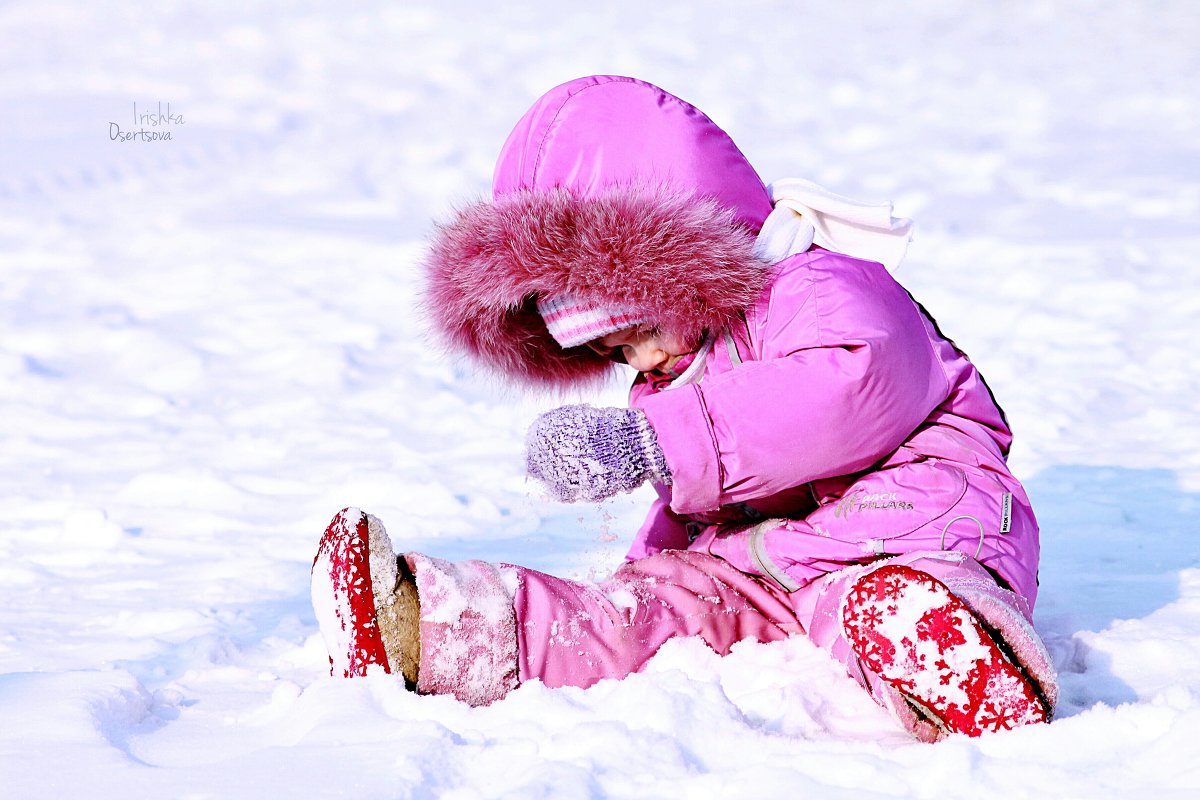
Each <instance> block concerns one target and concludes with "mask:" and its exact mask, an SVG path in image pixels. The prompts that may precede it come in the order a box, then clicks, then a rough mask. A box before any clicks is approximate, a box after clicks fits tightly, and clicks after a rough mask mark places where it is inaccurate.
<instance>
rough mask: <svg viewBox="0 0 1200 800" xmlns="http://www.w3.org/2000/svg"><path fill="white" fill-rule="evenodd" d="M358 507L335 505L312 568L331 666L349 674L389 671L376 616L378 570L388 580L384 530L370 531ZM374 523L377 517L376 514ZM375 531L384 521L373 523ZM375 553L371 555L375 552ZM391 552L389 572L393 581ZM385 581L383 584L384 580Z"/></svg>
mask: <svg viewBox="0 0 1200 800" xmlns="http://www.w3.org/2000/svg"><path fill="white" fill-rule="evenodd" d="M373 519H374V518H373V517H368V516H367V515H366V514H364V513H363V512H361V511H359V510H358V509H357V508H344V509H342V510H341V511H339V512H338V513H337V514H336V515H335V516H334V518H333V520H332V521H331V522H330V523H329V527H327V528H326V529H325V534H324V536H322V537H321V543H320V545H318V547H317V555H316V558H314V559H313V568H312V602H313V609H314V610H315V611H316V614H317V622H318V624H319V625H320V628H321V635H322V637H323V638H324V639H325V647H326V649H327V650H328V652H329V671H330V674H331V675H337V674H338V672H339V671H340V672H341V674H342V676H343V677H346V678H351V677H356V676H361V675H366V674H367V671H368V670H369V669H370V668H371V667H376V666H378V667H382V668H383V671H384V672H391V668H390V667H389V666H388V659H387V652H386V651H385V649H384V646H383V638H382V635H381V634H380V631H379V624H378V622H377V618H376V597H375V591H374V588H373V587H374V586H375V585H376V579H375V576H376V574H378V575H379V578H380V580H382V581H386V580H387V577H386V576H387V567H386V564H387V562H388V560H389V559H387V558H381V557H379V556H377V555H376V553H381V552H382V547H383V544H382V543H383V542H386V546H387V548H388V550H390V548H391V542H388V541H387V534H386V533H383V534H382V538H380V534H379V533H378V532H377V533H376V534H375V536H372V533H371V527H372V525H371V522H370V521H371V520H373ZM375 522H376V523H378V520H375ZM377 527H378V529H379V531H382V528H383V526H382V525H377ZM373 556H374V557H373ZM395 560H396V559H395V554H394V553H393V554H392V557H391V559H390V561H391V574H392V581H393V583H394V582H395V572H396V563H395ZM384 585H386V584H384Z"/></svg>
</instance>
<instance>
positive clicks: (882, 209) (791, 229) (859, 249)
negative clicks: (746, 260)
mask: <svg viewBox="0 0 1200 800" xmlns="http://www.w3.org/2000/svg"><path fill="white" fill-rule="evenodd" d="M767 189H768V190H769V191H770V192H771V202H772V203H773V204H774V206H775V209H774V210H773V211H772V212H771V213H770V215H769V216H768V217H767V219H766V222H764V223H763V226H762V230H761V231H760V232H759V234H758V240H757V241H756V242H755V244H754V252H755V255H757V256H758V257H759V258H761V259H763V260H764V261H767V262H769V263H771V264H774V263H775V262H777V261H782V260H783V259H785V258H787V257H788V256H791V255H795V254H796V253H803V252H804V251H805V250H807V249H808V248H809V247H810V246H811V245H813V244H816V245H818V246H820V247H824V248H826V249H828V250H833V251H835V252H838V253H844V254H845V255H848V256H853V257H854V258H862V259H866V260H868V261H878V262H879V263H881V264H883V265H884V266H885V267H887V269H888V270H889V271H892V270H895V268H896V267H897V266H898V265H899V264H900V261H901V259H903V258H904V252H905V251H906V250H907V249H908V240H909V239H911V238H912V226H913V224H912V220H908V219H898V218H896V217H893V216H892V204H891V203H879V204H872V203H863V202H860V201H858V200H851V199H850V198H848V197H842V196H841V195H837V194H834V193H833V192H831V191H829V190H828V189H825V188H824V187H821V186H818V185H817V184H815V183H813V182H812V181H806V180H803V179H801V178H785V179H783V180H780V181H775V182H774V183H772V184H771V185H770V186H768V187H767Z"/></svg>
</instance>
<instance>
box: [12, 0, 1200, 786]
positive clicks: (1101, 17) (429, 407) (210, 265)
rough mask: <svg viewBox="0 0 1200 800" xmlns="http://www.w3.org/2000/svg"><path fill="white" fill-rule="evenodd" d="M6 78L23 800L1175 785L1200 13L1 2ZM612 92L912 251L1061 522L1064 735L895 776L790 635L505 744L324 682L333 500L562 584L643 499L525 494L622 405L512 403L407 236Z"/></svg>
mask: <svg viewBox="0 0 1200 800" xmlns="http://www.w3.org/2000/svg"><path fill="white" fill-rule="evenodd" d="M0 42H3V46H2V47H0V441H2V442H3V447H2V448H0V481H2V482H3V486H4V491H3V493H2V494H0V510H2V513H0V531H2V533H0V795H2V796H4V797H12V798H43V797H45V798H62V797H68V798H70V797H88V798H100V799H103V798H128V797H181V798H182V797H186V798H207V797H211V798H259V797H292V798H299V797H338V796H348V797H356V798H369V797H380V798H383V797H387V798H396V797H458V798H473V797H522V798H524V797H555V798H559V797H565V798H571V797H588V798H591V797H611V798H623V797H627V798H642V797H671V798H677V797H697V798H699V797H723V796H733V795H737V796H741V795H743V794H745V795H750V796H755V797H776V796H795V797H809V796H812V797H848V798H850V797H852V798H866V797H938V798H956V797H972V798H991V797H995V798H1006V800H1011V798H1020V797H1034V796H1039V797H1040V796H1054V797H1080V798H1082V797H1087V798H1093V797H1105V798H1111V797H1117V798H1124V797H1130V798H1132V797H1137V798H1142V797H1155V798H1169V797H1195V796H1198V795H1197V793H1200V764H1198V762H1197V758H1196V755H1197V742H1200V538H1198V535H1200V531H1198V530H1197V524H1196V522H1195V519H1196V515H1197V513H1198V511H1200V414H1198V413H1197V399H1196V398H1197V397H1200V359H1198V357H1197V355H1196V353H1197V345H1196V342H1197V340H1200V266H1197V258H1198V257H1197V255H1196V254H1197V253H1198V252H1200V223H1198V222H1197V220H1200V80H1197V76H1198V75H1200V48H1197V46H1196V44H1197V42H1200V8H1198V7H1197V6H1196V4H1195V3H1194V2H1192V1H1191V0H1161V1H1160V2H1156V1H1154V0H1146V1H1145V2H1137V3H1123V4H1093V3H1085V2H1064V1H1062V0H1059V1H1057V2H1049V1H1048V2H1040V3H1036V4H1014V3H998V2H997V3H990V2H982V0H975V1H973V2H968V1H967V0H962V2H951V1H949V0H947V1H945V2H930V3H921V4H895V3H883V2H863V1H862V0H854V1H852V2H839V3H816V2H792V3H785V2H777V3H766V2H745V3H736V4H734V3H719V2H715V0H692V1H691V2H662V3H646V2H625V1H621V2H611V3H592V4H586V5H585V4H579V5H578V6H577V7H574V8H572V7H569V4H563V3H555V2H549V0H536V1H535V2H524V3H523V2H518V1H516V0H514V2H510V3H503V4H484V3H481V2H478V0H469V1H468V2H463V3H456V2H442V3H433V2H406V3H403V4H401V3H386V2H375V3H343V4H316V3H312V4H310V3H276V2H262V3H253V2H246V0H239V2H232V0H227V1H224V2H210V3H204V4H197V5H196V6H195V7H189V6H188V5H186V4H179V3H170V2H161V3H151V4H108V3H85V2H82V0H73V1H71V2H61V3H45V2H37V1H35V0H16V1H15V2H7V3H4V4H3V6H2V7H0ZM597 72H605V73H617V74H628V75H634V76H637V77H640V78H643V79H646V80H649V81H652V82H654V83H657V84H659V85H661V86H663V87H664V88H666V89H667V90H668V91H671V92H674V93H675V94H678V95H680V96H681V97H683V98H685V99H688V100H690V101H692V102H694V103H695V104H697V105H698V106H700V107H701V108H702V109H704V110H705V111H706V112H708V113H709V115H710V116H712V117H713V118H714V119H715V120H716V121H717V122H718V123H719V124H721V125H722V126H723V127H725V128H726V129H727V130H728V131H730V133H731V134H732V135H733V137H734V138H735V140H736V141H737V142H738V143H739V144H740V145H741V147H742V149H743V150H744V151H745V152H746V153H747V155H748V156H749V157H750V159H751V161H752V162H753V163H754V164H755V165H756V166H757V167H758V168H759V170H760V172H761V173H762V174H763V176H764V177H765V178H766V179H768V180H771V179H775V178H781V177H789V176H797V177H804V178H808V179H811V180H814V181H817V182H818V183H821V184H822V185H825V186H827V187H829V188H830V189H832V190H834V191H837V192H839V193H841V194H845V195H848V196H851V197H856V198H861V199H864V200H872V201H881V200H892V201H894V202H895V203H896V211H897V213H898V214H900V215H903V216H908V217H912V218H914V219H915V220H916V221H917V223H918V228H917V237H916V239H915V241H914V242H913V245H912V247H911V248H910V250H909V256H908V259H907V260H906V262H905V263H904V265H902V267H901V268H900V270H899V272H898V277H899V278H900V279H901V280H902V281H903V282H904V283H905V284H906V286H907V287H908V288H909V289H911V290H912V291H913V292H914V294H915V295H916V296H917V297H918V299H920V300H921V301H922V302H923V303H924V304H925V305H926V306H927V307H928V308H929V310H930V311H931V312H932V313H933V315H934V316H935V317H936V318H937V319H938V321H939V323H940V324H941V326H942V328H943V329H944V330H945V331H946V332H947V333H948V334H949V335H950V336H952V337H953V338H954V339H955V340H956V341H957V343H958V344H959V345H960V346H961V347H962V348H963V349H964V350H966V351H967V352H968V353H970V354H971V356H972V358H973V359H974V360H975V362H976V363H977V364H978V365H979V366H980V367H981V369H982V370H983V372H984V374H985V375H987V377H988V379H989V382H990V383H991V385H992V388H993V389H994V390H995V393H996V395H997V396H998V398H999V399H1000V401H1001V403H1002V405H1004V407H1005V408H1006V410H1007V411H1008V414H1009V416H1010V418H1011V421H1012V423H1013V426H1014V428H1015V429H1016V432H1017V437H1018V438H1017V442H1016V446H1015V449H1014V452H1013V457H1012V464H1013V468H1014V470H1015V471H1016V473H1017V474H1018V475H1019V476H1020V477H1021V478H1022V479H1023V480H1024V481H1025V482H1026V484H1027V486H1028V488H1029V491H1030V494H1031V496H1032V498H1033V500H1034V504H1035V508H1036V510H1037V511H1038V513H1039V517H1040V521H1041V524H1042V531H1043V562H1042V570H1041V595H1040V598H1039V601H1038V607H1037V611H1036V625H1037V627H1038V629H1039V630H1040V632H1041V633H1042V634H1043V636H1044V637H1045V639H1046V642H1047V645H1048V647H1049V649H1050V651H1051V653H1052V654H1053V657H1054V660H1055V663H1056V665H1057V667H1058V669H1059V670H1060V672H1061V681H1062V702H1061V704H1060V707H1059V709H1058V713H1057V715H1056V717H1055V719H1054V721H1053V722H1052V723H1051V724H1050V725H1048V726H1034V727H1030V728H1025V729H1021V730H1017V731H1014V732H1005V733H998V734H988V735H985V736H983V737H980V738H978V739H966V738H963V737H953V738H950V739H948V740H946V741H943V742H941V743H938V744H935V745H925V744H917V743H914V742H912V741H911V740H909V739H908V738H907V737H906V735H905V734H904V733H903V732H902V731H901V729H900V728H899V727H898V725H897V724H895V723H894V722H892V721H891V720H890V719H889V718H888V716H887V715H886V713H885V712H883V711H882V710H881V709H879V708H877V707H876V706H875V705H874V704H873V703H872V702H871V701H870V700H869V699H868V697H867V696H866V695H865V693H864V692H862V691H861V690H860V689H859V688H858V687H857V685H855V684H853V683H852V682H851V681H850V679H849V678H847V677H845V676H844V675H843V673H842V671H841V669H840V668H839V667H838V666H837V665H836V664H834V663H833V662H832V661H831V660H830V659H829V658H828V657H826V656H825V655H824V654H823V653H822V652H820V651H819V650H817V649H816V648H814V647H813V646H812V645H810V644H809V643H808V642H807V641H806V640H804V639H803V638H795V639H791V640H788V641H785V642H779V643H775V644H771V645H760V644H757V643H754V642H745V643H743V644H741V645H739V646H738V647H737V648H735V650H734V652H733V653H732V654H731V655H730V656H728V657H727V658H723V659H722V658H718V657H717V656H715V655H714V654H712V653H711V652H710V651H708V650H707V649H706V648H705V647H704V646H703V644H702V643H700V642H698V641H696V640H681V641H675V642H671V643H669V644H668V646H666V647H664V648H663V649H662V651H660V653H659V655H658V656H657V657H656V658H655V659H654V660H653V661H652V662H651V664H650V665H649V666H648V668H647V669H646V671H645V672H644V673H641V674H638V675H634V676H631V677H630V678H628V679H627V680H624V681H604V682H602V683H600V684H598V685H597V686H594V687H592V688H590V689H588V690H574V689H562V690H550V689H547V688H545V687H544V686H542V685H540V684H538V683H532V684H527V685H525V686H522V687H521V688H519V689H518V690H516V691H515V692H513V693H512V694H511V695H510V696H509V697H507V698H506V699H504V700H502V701H500V702H497V703H495V704H494V705H492V706H489V707H486V708H470V707H468V706H466V705H463V704H461V703H459V702H457V701H455V700H453V699H451V698H448V697H423V696H416V695H413V694H410V693H407V692H405V691H404V687H403V684H402V682H401V681H399V680H396V679H392V678H390V677H388V676H372V677H369V678H366V679H362V680H342V679H334V678H331V677H330V676H329V667H328V659H327V657H326V654H325V652H324V647H323V643H322V641H321V637H320V635H319V633H318V631H317V627H316V623H315V620H314V615H313V611H312V608H311V607H310V602H309V586H308V576H309V567H310V565H311V563H312V558H313V555H314V552H315V549H316V545H317V541H318V540H319V538H320V534H321V532H322V530H323V529H324V527H325V525H326V524H327V523H328V521H329V519H330V518H331V517H332V516H333V514H334V513H335V512H336V511H338V510H339V509H340V508H343V507H345V506H351V505H353V506H358V507H361V508H363V509H364V510H366V511H368V512H370V513H373V514H376V515H377V516H379V517H380V518H381V519H382V520H383V521H384V522H385V523H386V525H387V527H388V531H389V533H390V534H391V536H392V539H393V541H394V542H395V543H396V544H397V546H398V547H401V548H403V549H405V550H418V551H422V552H427V553H429V554H431V555H435V556H438V557H441V558H482V559H492V560H497V561H505V562H510V563H521V564H525V565H528V566H531V567H534V568H538V569H543V570H547V571H550V572H553V573H555V574H559V575H564V576H569V577H575V578H579V579H585V580H586V579H597V578H600V577H603V576H604V575H606V574H607V573H608V572H609V571H610V570H611V569H612V568H613V567H614V566H615V565H616V564H617V563H618V562H619V560H620V559H621V557H622V556H623V554H624V550H625V548H626V546H627V545H628V544H629V541H630V538H631V535H632V533H633V531H634V530H635V528H636V527H637V525H638V523H639V522H640V520H641V517H642V515H643V511H644V509H645V507H646V506H647V505H648V503H649V498H650V493H649V490H648V489H643V490H640V491H639V492H637V493H635V494H633V495H631V496H627V497H622V498H619V499H616V500H612V501H609V502H607V503H605V504H603V505H601V506H598V507H592V506H584V505H579V506H573V505H561V504H557V503H555V502H553V501H552V500H550V499H548V498H546V497H545V496H544V495H543V493H542V492H541V491H540V490H539V489H538V488H537V486H536V485H535V484H533V483H532V482H527V481H526V479H525V478H524V475H523V471H524V470H523V466H524V461H523V436H524V431H525V429H526V427H527V426H528V424H529V423H530V421H531V420H532V419H533V418H534V416H535V415H536V414H537V413H538V412H539V411H541V410H544V409H546V408H549V407H551V406H553V405H555V404H558V403H561V402H566V401H571V402H577V401H579V400H581V399H586V400H589V401H591V402H594V403H598V404H600V403H606V404H621V403H623V388H622V386H621V385H620V382H618V381H614V382H613V384H612V385H611V386H610V387H608V388H607V389H606V390H605V391H604V392H602V393H601V394H599V395H596V396H589V397H586V398H581V397H580V396H575V395H572V396H570V397H565V398H556V397H533V398H530V397H524V396H522V395H521V394H520V393H518V392H516V391H514V390H511V389H506V388H504V387H501V386H498V385H497V384H495V383H494V382H491V381H489V380H487V379H486V378H484V377H481V376H479V375H477V374H476V373H475V372H474V371H473V370H472V369H471V367H470V365H468V364H466V363H463V362H462V361H460V360H457V359H455V358H447V357H446V356H445V355H444V354H443V353H442V352H441V351H440V349H439V347H438V344H437V343H436V342H432V341H430V340H429V339H428V338H427V337H426V336H425V325H424V323H423V321H422V319H421V317H420V314H419V312H418V310H417V308H416V303H415V299H416V293H417V288H418V286H419V276H418V270H417V263H418V260H419V258H420V255H421V252H422V248H423V246H424V242H425V239H426V237H427V236H428V233H429V231H430V229H431V225H432V221H433V220H435V219H439V218H445V217H446V215H447V214H448V213H449V212H450V210H451V209H452V208H454V207H455V205H456V204H461V203H463V202H465V201H468V200H471V199H473V198H476V197H480V196H483V195H485V194H486V192H487V191H488V187H489V180H490V175H491V166H492V162H493V159H494V158H495V156H496V154H497V152H498V150H499V147H500V144H501V142H502V141H503V139H504V137H505V135H506V134H507V132H508V130H509V129H510V127H511V126H512V124H513V123H514V122H515V121H516V120H517V118H518V117H519V116H520V115H521V114H522V113H523V112H524V110H525V109H526V108H527V106H528V105H529V104H530V103H531V102H532V101H533V100H534V99H535V97H536V96H537V95H539V94H540V93H541V92H543V91H545V90H546V89H548V88H550V87H551V86H553V85H555V84H557V83H560V82H562V81H565V80H568V79H571V78H574V77H578V76H581V75H585V74H590V73H597ZM135 104H136V112H135ZM160 104H161V114H162V116H161V117H160V116H159V113H160V111H159V108H160ZM150 121H158V122H160V124H159V125H153V124H150ZM143 130H144V131H145V134H144V135H139V132H140V131H143ZM114 131H116V132H118V135H116V138H114ZM155 134H158V135H157V136H156V135H155ZM165 134H169V138H167V137H166V136H165ZM121 137H124V138H125V141H121V140H120V139H121ZM801 446H802V445H801Z"/></svg>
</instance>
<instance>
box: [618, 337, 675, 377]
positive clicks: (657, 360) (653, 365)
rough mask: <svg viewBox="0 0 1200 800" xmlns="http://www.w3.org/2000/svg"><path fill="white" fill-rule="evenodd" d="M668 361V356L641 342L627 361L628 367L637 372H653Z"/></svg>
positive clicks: (653, 346)
mask: <svg viewBox="0 0 1200 800" xmlns="http://www.w3.org/2000/svg"><path fill="white" fill-rule="evenodd" d="M668 359H669V356H668V355H667V354H666V353H665V352H664V351H663V350H662V349H661V348H659V347H657V346H655V345H652V344H649V343H647V342H642V343H640V344H638V345H636V346H635V347H634V348H633V355H632V356H631V357H630V358H629V359H628V361H629V366H631V367H633V368H634V369H636V370H637V371H638V372H654V371H655V370H657V369H658V368H659V367H661V366H662V365H663V364H665V363H666V362H667V361H668Z"/></svg>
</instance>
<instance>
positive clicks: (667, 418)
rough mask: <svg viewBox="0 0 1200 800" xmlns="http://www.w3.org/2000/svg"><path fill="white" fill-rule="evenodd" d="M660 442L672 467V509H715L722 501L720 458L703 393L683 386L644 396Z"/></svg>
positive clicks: (680, 511)
mask: <svg viewBox="0 0 1200 800" xmlns="http://www.w3.org/2000/svg"><path fill="white" fill-rule="evenodd" d="M639 407H640V408H641V409H642V411H643V412H645V414H646V418H647V419H649V420H650V425H651V427H653V428H654V433H655V435H656V436H657V437H658V446H659V447H661V448H662V451H663V455H664V456H666V459H667V466H668V467H669V468H670V470H671V510H672V511H674V512H675V513H676V514H700V513H704V512H706V511H715V510H717V508H719V507H720V505H721V485H722V481H721V461H720V457H719V455H718V451H717V440H716V434H715V433H714V432H713V429H712V421H711V420H710V419H709V417H708V409H707V408H705V406H704V396H703V395H702V394H701V393H700V389H699V388H698V387H696V386H682V387H680V388H678V389H670V390H667V391H662V392H658V393H656V394H652V395H649V396H646V397H643V398H641V401H640V403H639Z"/></svg>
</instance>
